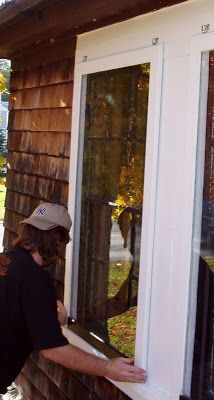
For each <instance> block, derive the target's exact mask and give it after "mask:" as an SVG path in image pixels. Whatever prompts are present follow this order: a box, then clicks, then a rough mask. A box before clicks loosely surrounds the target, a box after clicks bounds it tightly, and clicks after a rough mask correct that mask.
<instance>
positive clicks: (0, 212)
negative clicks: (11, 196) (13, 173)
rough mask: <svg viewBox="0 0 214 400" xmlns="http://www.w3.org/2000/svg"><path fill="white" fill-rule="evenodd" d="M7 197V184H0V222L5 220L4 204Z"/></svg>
mask: <svg viewBox="0 0 214 400" xmlns="http://www.w3.org/2000/svg"><path fill="white" fill-rule="evenodd" d="M5 196H6V187H5V184H4V183H3V184H2V183H0V221H2V220H3V219H4V212H5V208H4V203H5Z"/></svg>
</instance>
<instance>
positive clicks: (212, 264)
mask: <svg viewBox="0 0 214 400" xmlns="http://www.w3.org/2000/svg"><path fill="white" fill-rule="evenodd" d="M204 259H205V261H206V262H207V264H208V266H209V268H210V269H211V271H212V272H213V273H214V258H213V257H204Z"/></svg>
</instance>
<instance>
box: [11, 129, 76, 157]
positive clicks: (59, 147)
mask: <svg viewBox="0 0 214 400" xmlns="http://www.w3.org/2000/svg"><path fill="white" fill-rule="evenodd" d="M17 149H18V150H19V151H20V152H25V153H33V154H36V153H38V154H49V155H51V156H58V155H60V156H62V157H69V153H70V133H69V132H30V131H12V132H11V133H10V137H9V140H8V150H9V151H17Z"/></svg>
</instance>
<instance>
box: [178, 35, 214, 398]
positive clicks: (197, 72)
mask: <svg viewBox="0 0 214 400" xmlns="http://www.w3.org/2000/svg"><path fill="white" fill-rule="evenodd" d="M211 50H214V33H213V32H207V33H206V34H203V35H196V36H194V37H193V38H192V40H191V46H190V71H191V74H190V75H189V76H190V80H189V110H188V115H189V119H188V132H189V138H190V139H191V144H190V143H189V149H190V152H189V171H191V172H190V179H191V183H192V185H191V187H190V193H191V195H190V198H191V201H190V204H191V205H192V206H191V207H190V210H189V215H190V221H192V223H191V224H189V226H190V231H191V232H190V235H189V236H190V237H191V236H192V238H193V241H192V242H191V241H190V243H189V259H190V263H189V265H190V268H189V272H188V271H187V272H188V276H187V278H189V303H188V312H187V314H186V315H187V335H186V352H185V365H184V385H183V393H184V394H185V395H187V396H190V392H191V381H192V366H193V350H194V340H195V323H196V310H197V285H198V270H197V269H196V268H197V267H198V266H197V263H198V260H197V259H196V258H195V257H194V256H193V250H194V252H196V253H198V254H199V252H200V244H199V240H200V229H201V217H202V208H201V201H202V191H203V179H204V156H205V153H204V152H205V139H206V138H205V132H204V135H202V133H201V132H202V131H203V130H205V129H206V110H203V116H202V119H199V112H200V111H202V110H201V107H202V106H204V107H206V106H207V103H206V104H202V102H206V99H207V89H208V87H207V88H206V85H208V80H207V82H206V79H205V82H203V85H204V87H203V88H202V87H201V83H202V82H201V67H202V53H203V52H208V51H211ZM199 130H200V135H199V133H198V132H199ZM196 236H197V237H196ZM197 238H198V241H197ZM193 267H194V268H193Z"/></svg>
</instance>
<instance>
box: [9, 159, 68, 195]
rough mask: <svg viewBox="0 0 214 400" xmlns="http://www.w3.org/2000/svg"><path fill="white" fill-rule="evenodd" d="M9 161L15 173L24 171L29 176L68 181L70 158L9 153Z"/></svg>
mask: <svg viewBox="0 0 214 400" xmlns="http://www.w3.org/2000/svg"><path fill="white" fill-rule="evenodd" d="M7 160H8V161H7V162H8V165H9V168H11V166H12V169H13V170H15V171H18V172H22V171H23V170H24V172H25V173H27V174H31V175H39V176H43V177H45V178H50V179H59V180H62V181H65V182H67V181H68V167H69V159H68V158H58V157H53V156H47V155H43V154H41V155H40V154H29V153H28V154H25V153H18V152H13V153H12V152H8V157H7ZM38 190H39V188H38ZM42 197H43V196H42Z"/></svg>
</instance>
